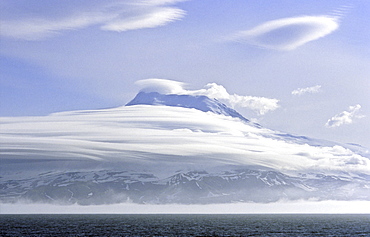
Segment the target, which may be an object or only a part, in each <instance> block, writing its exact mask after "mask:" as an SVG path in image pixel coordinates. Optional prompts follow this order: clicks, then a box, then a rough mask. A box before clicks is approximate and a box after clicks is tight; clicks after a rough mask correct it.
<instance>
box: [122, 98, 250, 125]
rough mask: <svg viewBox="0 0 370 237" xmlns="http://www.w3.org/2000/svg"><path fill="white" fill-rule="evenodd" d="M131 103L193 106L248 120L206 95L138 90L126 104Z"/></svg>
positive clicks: (130, 104) (204, 110)
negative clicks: (164, 93) (165, 93)
mask: <svg viewBox="0 0 370 237" xmlns="http://www.w3.org/2000/svg"><path fill="white" fill-rule="evenodd" d="M132 105H165V106H175V107H183V108H193V109H197V110H200V111H203V112H209V111H210V112H213V113H215V114H222V115H226V116H231V117H234V118H239V119H241V120H243V121H245V122H249V120H248V119H246V118H244V117H243V116H242V115H241V114H239V113H238V112H236V111H235V110H234V109H231V108H229V107H227V106H226V105H225V104H223V103H221V102H219V101H218V100H217V99H210V98H208V97H207V96H204V95H199V96H192V95H174V94H169V95H163V94H160V93H158V92H139V94H137V95H136V97H135V98H134V99H133V100H132V101H130V102H129V103H127V104H126V106H132Z"/></svg>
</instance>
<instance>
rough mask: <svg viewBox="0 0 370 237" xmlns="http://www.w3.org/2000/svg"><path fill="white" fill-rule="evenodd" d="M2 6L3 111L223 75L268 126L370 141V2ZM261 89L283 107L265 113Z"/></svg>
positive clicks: (233, 94) (105, 101)
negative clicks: (153, 82) (148, 83)
mask: <svg viewBox="0 0 370 237" xmlns="http://www.w3.org/2000/svg"><path fill="white" fill-rule="evenodd" d="M0 12H1V14H0V20H1V31H0V37H1V41H0V68H1V70H0V73H1V81H0V83H1V89H0V90H1V91H0V93H1V94H0V98H1V102H0V103H1V104H0V106H1V107H0V108H1V109H0V116H33V115H47V114H50V113H53V112H58V111H68V110H76V109H98V108H110V107H116V106H121V105H124V104H125V103H127V102H128V101H129V100H131V99H132V98H133V97H134V96H135V94H136V93H137V92H138V91H139V89H140V86H139V85H138V84H137V83H136V84H135V82H136V81H139V80H143V79H148V78H161V79H169V80H175V81H180V82H183V83H185V85H183V87H184V88H186V90H201V89H202V88H204V87H205V85H207V84H209V83H214V84H215V85H219V86H221V85H222V87H223V88H224V89H226V90H227V93H228V96H227V99H228V100H229V102H230V101H231V102H230V103H231V104H232V105H234V106H235V108H236V109H237V110H238V111H240V112H241V113H242V114H243V115H244V116H245V117H247V118H250V119H253V120H255V121H257V122H259V123H260V124H262V125H263V126H265V127H268V128H272V129H277V130H282V131H286V132H290V133H294V134H299V135H307V136H312V137H316V138H322V139H328V140H333V141H338V142H345V143H346V142H353V143H359V144H362V145H364V146H367V147H370V139H369V135H368V134H370V120H369V116H370V66H369V65H370V31H369V30H368V26H369V25H370V18H369V17H368V16H369V13H370V3H369V2H368V1H365V0H355V1H341V0H338V1H293V0H291V1H289V0H285V1H283V0H279V1H269V2H266V3H264V4H261V2H260V1H248V0H234V1H216V0H189V1H176V0H154V1H144V0H142V1H133V0H121V1H118V0H116V1H115V0H109V1H82V0H81V1H39V0H28V1H24V0H23V1H22V0H2V1H1V2H0ZM208 88H209V87H208ZM217 88H220V87H217ZM248 96H249V97H248ZM251 97H253V98H255V100H258V102H261V101H262V102H261V103H259V104H258V105H259V106H265V105H266V103H267V104H268V103H270V102H271V101H272V100H269V99H274V101H278V102H277V106H272V107H269V108H271V109H269V110H268V111H267V112H264V113H260V112H258V111H261V110H258V109H257V110H256V109H252V108H251V106H250V105H249V104H248V98H251ZM225 98H226V97H224V99H225ZM230 98H231V99H233V100H230ZM236 100H237V101H238V103H236V102H235V101H236ZM240 101H244V102H245V101H247V102H245V103H244V104H243V103H239V102H240ZM264 103H265V104H264Z"/></svg>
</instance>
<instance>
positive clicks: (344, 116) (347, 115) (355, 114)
mask: <svg viewBox="0 0 370 237" xmlns="http://www.w3.org/2000/svg"><path fill="white" fill-rule="evenodd" d="M360 109H361V105H359V104H357V105H354V106H350V107H349V109H348V111H343V112H341V113H339V114H337V115H335V116H334V117H332V118H331V119H329V120H328V121H327V122H326V124H325V126H326V127H329V128H333V127H339V126H342V125H344V124H351V123H353V120H354V119H360V118H363V117H365V116H364V115H361V114H359V111H360Z"/></svg>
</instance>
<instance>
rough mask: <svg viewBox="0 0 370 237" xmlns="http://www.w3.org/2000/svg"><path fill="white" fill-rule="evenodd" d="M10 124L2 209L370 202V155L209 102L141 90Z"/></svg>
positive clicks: (4, 137) (5, 135)
mask: <svg viewBox="0 0 370 237" xmlns="http://www.w3.org/2000/svg"><path fill="white" fill-rule="evenodd" d="M0 126H1V130H0V134H1V140H0V143H1V146H0V149H1V157H0V161H1V167H0V200H1V201H2V202H17V201H20V200H23V201H30V202H51V203H58V204H73V203H78V204H81V205H90V204H106V203H120V202H134V203H152V204H162V203H184V204H196V203H202V204H206V203H234V202H250V201H253V202H274V201H278V200H280V199H286V200H297V199H317V200H370V155H369V152H368V150H367V149H366V148H364V147H361V146H359V145H353V144H352V145H348V144H347V145H346V144H338V143H335V142H329V141H322V140H318V139H312V138H308V137H305V136H296V135H291V134H287V133H282V132H279V131H274V130H270V129H267V128H263V127H262V126H260V125H257V124H254V123H251V122H250V121H249V120H248V119H245V118H244V117H243V116H242V115H241V114H239V113H238V112H236V111H235V110H233V109H231V108H229V107H227V106H226V105H224V104H222V103H220V102H219V101H218V100H215V99H211V98H208V97H205V96H191V95H175V94H170V95H164V94H159V93H157V92H148V93H145V92H140V93H139V94H138V95H137V96H136V97H135V98H134V99H133V100H132V101H131V102H129V103H128V104H127V105H126V106H123V107H119V108H113V109H102V110H89V111H72V112H62V113H56V114H51V115H49V116H43V117H13V118H0Z"/></svg>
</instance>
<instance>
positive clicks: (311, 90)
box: [292, 85, 321, 95]
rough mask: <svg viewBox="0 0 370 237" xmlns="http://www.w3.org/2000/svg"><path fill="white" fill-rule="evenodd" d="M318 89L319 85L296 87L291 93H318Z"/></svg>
mask: <svg viewBox="0 0 370 237" xmlns="http://www.w3.org/2000/svg"><path fill="white" fill-rule="evenodd" d="M320 89H321V86H320V85H316V86H311V87H306V88H298V89H296V90H293V91H292V95H303V94H306V93H311V94H315V93H319V92H320Z"/></svg>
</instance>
